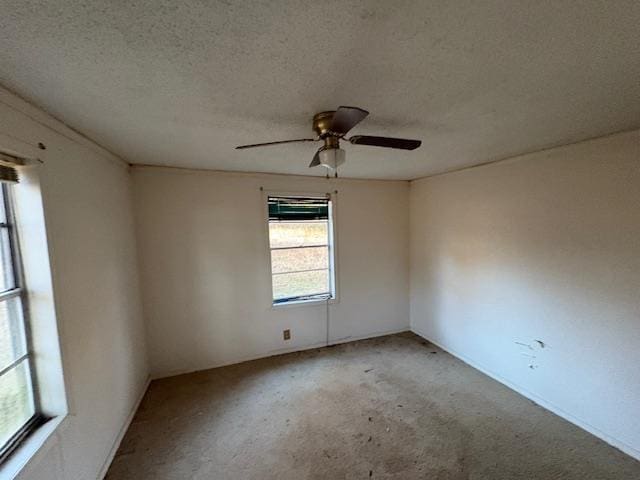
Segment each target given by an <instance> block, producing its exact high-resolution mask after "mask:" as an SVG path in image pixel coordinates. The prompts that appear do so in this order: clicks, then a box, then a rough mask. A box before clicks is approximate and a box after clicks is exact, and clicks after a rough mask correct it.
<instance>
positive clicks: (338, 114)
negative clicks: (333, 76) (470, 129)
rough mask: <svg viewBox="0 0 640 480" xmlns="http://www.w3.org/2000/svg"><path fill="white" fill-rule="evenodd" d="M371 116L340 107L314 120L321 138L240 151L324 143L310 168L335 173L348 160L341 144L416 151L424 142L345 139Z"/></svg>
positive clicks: (369, 137)
mask: <svg viewBox="0 0 640 480" xmlns="http://www.w3.org/2000/svg"><path fill="white" fill-rule="evenodd" d="M367 115H369V112H367V111H366V110H363V109H362V108H358V107H338V109H337V110H335V111H329V112H320V113H317V114H315V115H314V117H313V130H314V131H315V132H316V133H317V134H318V137H317V138H298V139H295V140H281V141H279V142H267V143H254V144H251V145H240V146H238V147H236V149H237V150H242V149H245V148H255V147H265V146H269V145H280V144H283V143H296V142H319V141H322V142H324V145H323V146H321V147H320V148H319V149H318V151H317V152H316V154H315V155H314V156H313V160H311V163H310V164H309V167H315V166H317V165H322V166H324V167H326V168H328V169H331V170H335V169H337V168H338V166H339V165H341V164H343V163H344V162H345V160H346V154H345V151H344V150H343V149H341V148H340V140H345V141H347V142H349V143H352V144H353V145H370V146H373V147H385V148H396V149H401V150H415V149H416V148H418V147H419V146H420V145H421V143H422V142H421V141H420V140H408V139H404V138H390V137H373V136H370V135H354V136H353V137H350V138H347V137H346V136H345V135H346V134H347V133H348V132H349V130H351V129H352V128H353V127H355V126H356V125H357V124H358V123H360V122H361V121H362V120H364V119H365V118H366V116H367Z"/></svg>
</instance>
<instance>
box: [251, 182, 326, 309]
mask: <svg viewBox="0 0 640 480" xmlns="http://www.w3.org/2000/svg"><path fill="white" fill-rule="evenodd" d="M261 190H262V205H263V212H264V215H263V222H264V232H265V245H266V257H267V262H268V266H267V269H266V270H267V274H268V276H269V278H268V282H267V284H268V286H269V303H270V306H271V308H272V309H281V308H288V307H296V306H304V305H318V304H322V305H325V304H326V303H327V301H328V302H329V303H330V304H334V303H338V301H339V295H338V291H339V289H338V247H337V245H338V238H337V232H336V221H337V220H336V219H337V215H336V211H337V208H336V203H337V192H333V193H329V192H322V191H320V192H319V191H313V192H308V191H296V192H291V191H282V190H266V189H264V188H261ZM269 197H285V198H287V197H291V198H312V199H313V198H315V199H318V198H322V199H328V200H329V219H328V221H327V226H328V237H329V238H328V239H327V245H328V257H329V258H328V260H329V269H328V270H329V289H330V296H329V297H309V298H296V299H292V300H287V301H280V302H275V301H274V298H273V266H272V262H271V241H270V235H269V234H270V231H269Z"/></svg>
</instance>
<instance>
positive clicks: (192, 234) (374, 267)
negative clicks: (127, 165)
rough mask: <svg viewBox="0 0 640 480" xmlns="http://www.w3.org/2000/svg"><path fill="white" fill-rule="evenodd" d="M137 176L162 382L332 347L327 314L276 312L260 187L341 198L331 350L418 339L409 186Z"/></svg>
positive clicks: (153, 340) (150, 323)
mask: <svg viewBox="0 0 640 480" xmlns="http://www.w3.org/2000/svg"><path fill="white" fill-rule="evenodd" d="M133 176H134V186H135V188H134V190H135V197H136V215H137V226H138V240H139V256H140V260H141V278H142V287H143V303H144V311H145V319H146V324H147V332H148V339H149V352H150V359H151V365H152V371H153V374H154V375H155V376H162V375H169V374H172V373H176V372H184V371H190V370H198V369H204V368H209V367H214V366H217V365H222V364H226V363H232V362H238V361H241V360H244V359H247V358H253V357H258V356H265V355H271V354H275V353H277V352H281V351H284V350H289V349H293V350H295V349H300V348H304V347H309V346H313V345H322V344H324V341H325V336H326V330H325V328H326V307H325V305H320V306H309V305H304V306H295V307H279V308H273V307H272V306H271V290H270V284H269V271H270V260H269V252H268V242H267V230H266V223H265V222H266V218H265V208H264V197H263V193H262V192H261V191H260V187H264V188H265V189H267V190H276V191H285V192H292V191H298V192H327V191H333V190H335V189H337V190H338V192H339V193H338V194H337V200H336V208H335V210H336V221H337V229H336V235H337V244H338V249H337V254H338V260H337V263H338V270H337V274H338V283H339V292H338V294H339V301H338V303H336V304H334V305H331V306H330V312H329V315H330V324H331V329H330V336H331V339H332V341H345V340H348V339H355V338H360V337H367V336H372V335H376V334H383V333H387V332H395V331H399V330H407V329H408V328H409V308H408V307H409V306H408V295H409V276H408V261H409V252H408V229H409V223H408V221H409V216H408V200H409V195H408V193H409V185H408V182H391V181H364V180H339V181H338V182H337V183H334V181H333V180H332V181H328V180H326V179H325V178H323V177H320V178H318V177H315V178H313V177H294V176H282V175H251V174H234V173H220V172H207V171H189V170H180V169H163V168H147V167H141V168H134V169H133ZM285 328H290V329H291V334H292V340H290V341H288V342H285V341H284V340H283V339H282V330H283V329H285Z"/></svg>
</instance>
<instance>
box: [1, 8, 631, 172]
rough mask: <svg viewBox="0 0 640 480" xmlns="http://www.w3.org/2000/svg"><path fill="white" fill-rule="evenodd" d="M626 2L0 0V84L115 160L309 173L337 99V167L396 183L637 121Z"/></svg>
mask: <svg viewBox="0 0 640 480" xmlns="http://www.w3.org/2000/svg"><path fill="white" fill-rule="evenodd" d="M639 25H640V2H639V1H638V0H628V1H626V0H612V1H601V0H584V1H581V2H560V1H555V0H549V1H542V0H539V1H516V0H505V1H498V0H491V1H483V2H478V1H477V0H468V1H464V0H457V1H438V2H436V1H430V2H426V1H390V0H377V1H318V2H304V1H246V0H245V1H216V2H214V1H205V0H182V1H179V2H178V1H172V0H167V1H157V0H156V1H151V0H149V1H140V0H130V1H109V2H105V1H104V0H96V1H92V0H84V1H73V0H66V1H64V2H62V1H58V2H51V1H47V0H41V1H28V0H3V1H2V2H0V46H1V48H0V83H2V84H4V85H5V86H6V87H8V88H10V89H11V90H13V91H15V92H17V93H18V94H20V95H21V96H23V97H25V98H26V99H28V100H30V101H32V102H33V103H35V104H36V105H38V106H40V107H43V108H45V109H46V110H48V111H49V112H51V113H52V114H54V115H55V116H57V117H58V118H60V119H61V120H63V121H65V122H66V123H67V124H69V125H70V126H72V127H74V128H76V129H77V130H79V131H81V132H82V133H84V134H86V135H87V136H88V137H90V138H92V139H94V140H96V141H97V142H98V143H100V144H102V145H104V146H105V147H107V148H109V149H111V150H112V151H114V152H115V153H117V154H119V155H120V156H121V157H123V158H125V159H126V160H127V161H129V162H131V163H145V164H155V165H172V166H181V167H197V168H208V169H220V170H243V171H261V172H279V173H297V174H312V175H318V174H321V173H322V172H321V171H320V169H315V170H310V169H308V168H307V165H308V163H309V161H310V160H311V157H312V155H313V152H314V148H315V146H314V145H313V144H300V145H285V146H279V147H270V148H264V149H261V150H245V151H236V150H234V146H235V145H238V144H242V143H255V142H261V141H271V140H281V139H288V138H298V137H305V136H309V135H310V134H311V131H310V128H311V117H312V116H313V114H314V113H315V112H317V111H322V110H328V109H335V107H337V106H339V105H356V106H360V107H363V108H366V109H368V110H369V111H370V112H371V115H370V116H369V118H367V119H366V120H365V121H364V122H362V124H360V125H359V126H358V127H356V129H354V131H353V132H352V133H354V134H355V133H357V134H378V135H389V136H402V137H407V138H419V139H422V140H423V146H422V147H421V148H420V149H418V150H416V151H413V152H404V151H395V150H386V149H377V148H375V147H365V146H351V145H347V146H346V147H345V149H347V150H348V152H347V164H346V165H345V166H344V168H343V169H342V171H341V174H342V175H343V176H348V177H365V178H395V179H410V178H416V177H420V176H424V175H429V174H433V173H437V172H442V171H446V170H451V169H455V168H459V167H462V166H467V165H473V164H478V163H483V162H486V161H489V160H492V159H497V158H503V157H507V156H511V155H514V154H518V153H524V152H528V151H532V150H537V149H540V148H544V147H548V146H552V145H557V144H562V143H569V142H573V141H577V140H581V139H585V138H590V137H594V136H599V135H604V134H607V133H611V132H615V131H621V130H627V129H631V128H637V127H640V26H639Z"/></svg>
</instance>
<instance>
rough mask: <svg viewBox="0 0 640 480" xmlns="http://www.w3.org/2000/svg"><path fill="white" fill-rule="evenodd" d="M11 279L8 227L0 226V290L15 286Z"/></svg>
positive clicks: (11, 268) (11, 263)
mask: <svg viewBox="0 0 640 480" xmlns="http://www.w3.org/2000/svg"><path fill="white" fill-rule="evenodd" d="M15 287H16V284H15V282H14V280H13V261H12V259H11V244H10V243H9V229H8V228H7V227H1V228H0V292H4V291H5V290H11V289H12V288H15Z"/></svg>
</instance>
